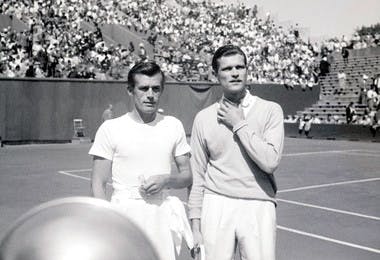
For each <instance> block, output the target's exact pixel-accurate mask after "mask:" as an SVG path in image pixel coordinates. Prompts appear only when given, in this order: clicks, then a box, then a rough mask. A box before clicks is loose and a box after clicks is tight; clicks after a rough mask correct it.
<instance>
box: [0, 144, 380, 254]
mask: <svg viewBox="0 0 380 260" xmlns="http://www.w3.org/2000/svg"><path fill="white" fill-rule="evenodd" d="M89 147H90V144H45V145H21V146H6V147H4V148H0V237H3V235H4V232H5V230H6V228H7V227H8V226H10V225H11V223H12V222H13V221H14V220H15V219H16V218H17V217H19V216H21V215H22V214H23V213H25V212H26V211H27V210H29V209H31V208H32V207H34V206H36V205H38V204H40V203H42V202H46V201H49V200H52V199H56V198H62V197H68V196H89V195H90V185H89V184H90V183H89V177H90V168H91V163H92V158H91V157H89V156H88V155H87V152H88V150H89ZM275 174H276V178H277V182H278V187H279V192H278V207H277V223H278V229H277V230H278V231H277V259H278V260H285V259H286V260H289V259H291V260H293V259H294V260H298V259H300V260H301V259H302V260H304V259H306V260H314V259H345V260H349V259H352V260H357V259H368V260H369V259H374V260H375V259H376V260H377V259H380V144H379V143H369V142H349V141H328V140H310V139H293V138H287V139H286V140H285V148H284V155H283V159H282V161H281V164H280V167H279V169H278V170H277V172H276V173H275ZM176 194H177V195H178V196H179V197H180V198H181V199H182V200H184V201H186V192H185V191H184V190H181V191H177V192H176ZM47 246H48V245H47ZM179 259H180V260H187V259H191V258H190V257H189V254H188V252H187V250H186V249H183V250H182V253H181V256H180V257H179Z"/></svg>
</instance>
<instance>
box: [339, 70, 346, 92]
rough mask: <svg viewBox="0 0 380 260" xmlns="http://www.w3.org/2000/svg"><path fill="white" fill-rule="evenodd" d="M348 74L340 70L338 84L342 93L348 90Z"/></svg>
mask: <svg viewBox="0 0 380 260" xmlns="http://www.w3.org/2000/svg"><path fill="white" fill-rule="evenodd" d="M346 78H347V76H346V73H344V71H343V70H340V71H339V72H338V84H339V91H340V92H342V91H344V90H345V89H346Z"/></svg>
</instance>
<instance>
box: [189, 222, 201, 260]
mask: <svg viewBox="0 0 380 260" xmlns="http://www.w3.org/2000/svg"><path fill="white" fill-rule="evenodd" d="M191 227H192V228H191V230H192V231H193V239H194V248H192V249H191V252H190V253H191V256H192V257H193V258H195V259H198V255H199V254H200V246H201V245H203V237H202V233H201V223H200V219H192V220H191Z"/></svg>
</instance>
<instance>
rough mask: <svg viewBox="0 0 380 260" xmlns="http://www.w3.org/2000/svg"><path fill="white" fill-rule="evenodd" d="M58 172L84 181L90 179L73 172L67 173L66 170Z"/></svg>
mask: <svg viewBox="0 0 380 260" xmlns="http://www.w3.org/2000/svg"><path fill="white" fill-rule="evenodd" d="M71 172H72V171H71ZM58 173H60V174H63V175H67V176H70V177H74V178H78V179H82V180H86V181H90V180H91V179H90V178H87V177H83V176H79V175H75V174H71V173H69V172H67V171H58Z"/></svg>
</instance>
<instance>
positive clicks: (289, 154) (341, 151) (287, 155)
mask: <svg viewBox="0 0 380 260" xmlns="http://www.w3.org/2000/svg"><path fill="white" fill-rule="evenodd" d="M355 151H358V150H331V151H318V152H304V153H286V154H283V155H282V157H293V156H300V155H313V154H327V153H345V152H355Z"/></svg>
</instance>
